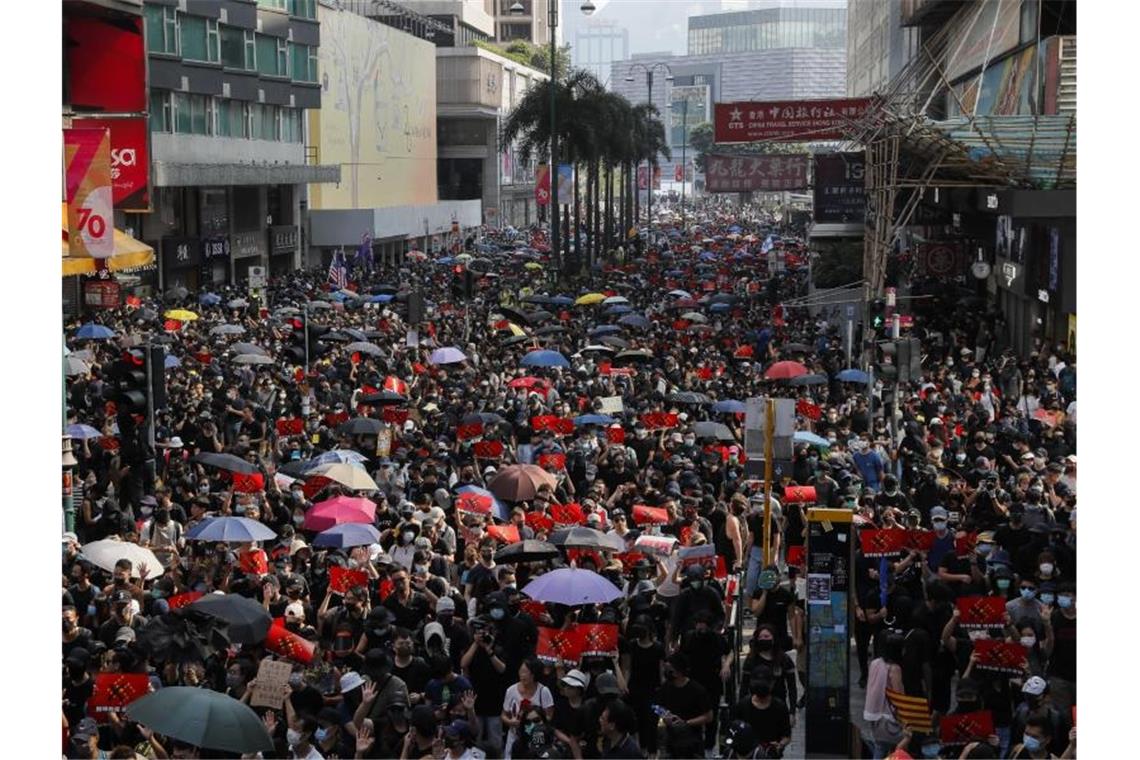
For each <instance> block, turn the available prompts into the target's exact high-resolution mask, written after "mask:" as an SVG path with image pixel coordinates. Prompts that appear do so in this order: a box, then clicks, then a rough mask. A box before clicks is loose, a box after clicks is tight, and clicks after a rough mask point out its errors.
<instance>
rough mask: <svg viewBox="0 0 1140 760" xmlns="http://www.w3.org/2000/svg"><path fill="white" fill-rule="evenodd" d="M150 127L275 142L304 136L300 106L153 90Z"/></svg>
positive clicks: (183, 132)
mask: <svg viewBox="0 0 1140 760" xmlns="http://www.w3.org/2000/svg"><path fill="white" fill-rule="evenodd" d="M150 111H151V114H152V116H151V119H150V129H151V131H152V132H166V133H173V134H179V135H215V136H218V137H237V138H246V139H254V140H271V141H273V142H295V143H299V142H301V141H302V140H303V139H304V127H303V122H302V120H301V113H302V112H301V110H300V109H297V108H287V107H285V106H271V105H264V104H261V103H246V102H244V101H240V100H231V99H229V98H214V97H210V96H208V95H193V94H190V93H185V92H172V91H170V90H152V91H151V94H150Z"/></svg>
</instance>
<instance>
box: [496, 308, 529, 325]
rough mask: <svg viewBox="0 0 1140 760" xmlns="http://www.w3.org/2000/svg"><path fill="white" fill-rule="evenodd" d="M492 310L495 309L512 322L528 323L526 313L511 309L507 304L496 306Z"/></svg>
mask: <svg viewBox="0 0 1140 760" xmlns="http://www.w3.org/2000/svg"><path fill="white" fill-rule="evenodd" d="M493 311H497V312H499V313H500V314H502V315H503V316H504V317H506V318H507V319H509V320H511V321H512V322H522V323H523V324H530V322H529V321H528V317H527V315H526V314H524V313H522V312H521V311H519V310H517V309H512V308H510V307H509V306H496V307H495V308H494V309H493Z"/></svg>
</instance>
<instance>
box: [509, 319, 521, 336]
mask: <svg viewBox="0 0 1140 760" xmlns="http://www.w3.org/2000/svg"><path fill="white" fill-rule="evenodd" d="M507 328H508V329H509V330H510V331H511V335H526V330H523V329H522V328H521V327H519V326H518V325H516V324H515V323H514V322H507Z"/></svg>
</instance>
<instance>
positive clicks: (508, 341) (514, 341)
mask: <svg viewBox="0 0 1140 760" xmlns="http://www.w3.org/2000/svg"><path fill="white" fill-rule="evenodd" d="M528 340H534V339H533V338H531V337H530V336H529V335H512V336H511V337H509V338H504V339H503V340H502V341H501V342H500V345H504V346H515V345H518V344H519V343H526V342H527V341H528Z"/></svg>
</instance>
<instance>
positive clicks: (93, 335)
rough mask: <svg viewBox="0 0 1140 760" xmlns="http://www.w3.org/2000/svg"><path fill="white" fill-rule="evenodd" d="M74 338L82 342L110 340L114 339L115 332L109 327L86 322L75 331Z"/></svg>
mask: <svg viewBox="0 0 1140 760" xmlns="http://www.w3.org/2000/svg"><path fill="white" fill-rule="evenodd" d="M75 337H76V338H83V339H84V340H110V339H111V338H114V337H115V331H114V330H112V329H111V328H110V327H106V326H104V325H97V324H95V323H94V322H88V323H87V324H85V325H83V326H82V327H80V328H79V329H78V330H76V331H75Z"/></svg>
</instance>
